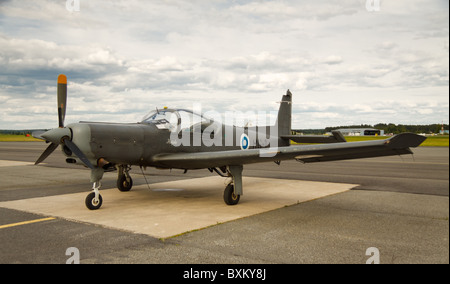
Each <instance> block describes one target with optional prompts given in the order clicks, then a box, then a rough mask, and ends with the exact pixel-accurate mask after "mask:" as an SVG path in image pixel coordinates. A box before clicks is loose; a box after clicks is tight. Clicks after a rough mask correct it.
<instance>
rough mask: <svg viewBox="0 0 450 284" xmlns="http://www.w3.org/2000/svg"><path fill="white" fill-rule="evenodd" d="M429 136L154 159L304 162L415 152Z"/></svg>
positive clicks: (186, 163) (197, 163) (197, 165)
mask: <svg viewBox="0 0 450 284" xmlns="http://www.w3.org/2000/svg"><path fill="white" fill-rule="evenodd" d="M425 139H426V138H425V137H423V136H420V135H416V134H412V133H403V134H399V135H396V136H394V137H392V138H389V139H386V140H373V141H362V142H346V143H333V144H322V145H298V146H287V147H278V148H261V149H248V150H232V151H215V152H197V153H172V154H159V155H156V156H155V157H154V158H153V161H154V162H155V163H156V164H158V165H160V166H162V167H168V168H180V169H202V168H213V167H221V166H227V165H228V166H229V165H244V164H252V163H260V162H267V161H281V160H290V159H295V160H297V161H300V162H304V163H314V162H323V161H337V160H348V159H359V158H371V157H382V156H394V155H403V154H412V151H411V150H410V147H417V146H419V145H420V144H421V143H422V142H423V141H424V140H425Z"/></svg>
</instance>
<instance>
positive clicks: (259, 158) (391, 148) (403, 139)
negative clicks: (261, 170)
mask: <svg viewBox="0 0 450 284" xmlns="http://www.w3.org/2000/svg"><path fill="white" fill-rule="evenodd" d="M66 102H67V77H66V76H65V75H63V74H61V75H59V76H58V84H57V103H58V122H59V127H58V128H54V129H51V130H49V131H46V132H44V133H34V134H33V136H35V137H37V138H40V139H43V140H45V141H46V142H47V143H50V145H49V146H48V147H47V149H46V150H45V151H44V152H43V153H42V155H41V156H40V157H39V158H38V159H37V161H36V163H35V164H36V165H37V164H39V163H41V162H42V161H44V160H45V159H46V158H47V157H48V156H49V155H50V154H51V153H52V152H53V151H54V150H55V149H56V148H57V147H58V146H59V145H61V146H62V151H63V153H64V155H65V156H66V162H67V163H75V164H81V165H84V166H86V167H88V168H90V169H91V175H90V176H91V183H93V188H92V189H93V191H92V192H91V193H90V194H89V195H88V196H87V197H86V200H85V204H86V206H87V208H89V209H91V210H95V209H99V208H100V207H101V205H102V197H101V195H100V193H99V189H100V187H101V183H100V181H101V179H102V177H103V174H104V172H105V171H110V170H117V172H118V178H117V187H118V189H119V190H121V191H129V190H130V189H131V187H132V185H133V181H132V179H131V176H130V174H129V171H130V169H131V166H140V167H155V168H162V169H183V170H185V172H186V171H187V170H190V169H208V170H209V171H211V172H215V173H217V174H219V175H220V176H223V177H230V178H231V181H230V183H229V184H228V186H226V188H225V191H224V195H223V197H224V201H225V203H226V204H228V205H235V204H237V203H238V202H239V199H240V197H241V195H243V188H242V170H243V165H245V164H251V163H260V162H268V161H274V162H275V163H277V164H279V163H280V162H281V161H282V160H290V159H295V160H297V161H299V162H302V163H313V162H324V161H336V160H346V159H359V158H369V157H380V156H391V155H403V154H412V151H411V150H410V148H411V147H417V146H419V145H420V144H421V143H422V142H423V141H424V140H425V139H426V138H425V137H423V136H419V135H416V134H412V133H403V134H399V135H396V136H394V137H392V138H389V139H386V140H375V141H364V142H346V140H345V138H344V137H343V136H342V134H341V133H339V132H333V135H332V136H303V135H292V134H291V113H292V94H291V92H290V91H289V90H288V91H287V93H286V95H284V96H283V97H282V100H281V102H280V108H279V110H278V116H277V120H276V123H275V125H272V126H260V127H258V126H254V127H237V126H234V125H225V124H224V123H220V122H217V121H214V120H212V119H207V118H205V117H204V116H203V115H202V114H198V113H195V112H192V111H189V110H185V109H169V108H162V109H155V110H154V111H153V112H151V113H149V114H148V115H147V116H146V117H145V118H144V119H143V120H142V121H141V122H138V123H104V122H79V123H73V124H69V125H64V118H65V113H66ZM291 140H292V141H294V142H298V143H314V144H313V145H290V141H291ZM316 143H318V144H316Z"/></svg>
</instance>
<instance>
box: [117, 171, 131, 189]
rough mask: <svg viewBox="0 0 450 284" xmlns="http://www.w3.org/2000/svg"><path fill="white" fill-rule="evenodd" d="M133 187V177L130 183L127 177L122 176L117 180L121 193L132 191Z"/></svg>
mask: <svg viewBox="0 0 450 284" xmlns="http://www.w3.org/2000/svg"><path fill="white" fill-rule="evenodd" d="M132 187H133V180H132V179H131V177H129V178H128V181H127V177H126V176H125V175H121V176H120V177H119V178H118V179H117V188H118V189H119V190H120V191H130V189H131V188H132Z"/></svg>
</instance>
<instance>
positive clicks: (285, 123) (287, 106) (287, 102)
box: [276, 90, 292, 136]
mask: <svg viewBox="0 0 450 284" xmlns="http://www.w3.org/2000/svg"><path fill="white" fill-rule="evenodd" d="M291 117H292V93H291V92H290V91H289V90H287V92H286V95H284V96H283V98H282V99H281V102H280V109H279V110H278V117H277V124H276V125H278V136H283V135H291V119H292V118H291Z"/></svg>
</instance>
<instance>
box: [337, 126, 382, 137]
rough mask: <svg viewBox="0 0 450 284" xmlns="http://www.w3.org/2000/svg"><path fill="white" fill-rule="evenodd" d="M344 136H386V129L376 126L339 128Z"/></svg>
mask: <svg viewBox="0 0 450 284" xmlns="http://www.w3.org/2000/svg"><path fill="white" fill-rule="evenodd" d="M337 131H340V132H341V133H342V135H344V136H384V130H379V129H374V128H347V129H337Z"/></svg>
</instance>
